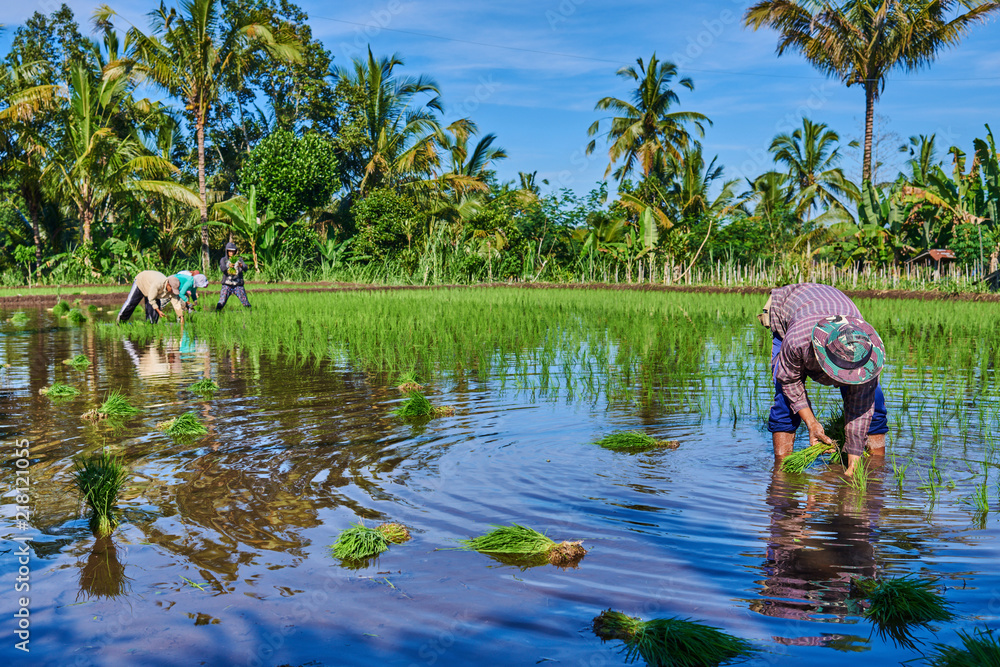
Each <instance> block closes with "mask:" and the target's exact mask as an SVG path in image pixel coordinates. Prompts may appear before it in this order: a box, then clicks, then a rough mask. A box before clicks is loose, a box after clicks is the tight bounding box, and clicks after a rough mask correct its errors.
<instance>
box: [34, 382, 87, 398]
mask: <svg viewBox="0 0 1000 667" xmlns="http://www.w3.org/2000/svg"><path fill="white" fill-rule="evenodd" d="M38 393H39V394H41V395H42V396H48V397H49V398H72V397H74V396H76V395H77V394H79V393H80V390H79V389H77V388H76V387H71V386H70V385H68V384H63V383H62V382H53V383H52V385H51V386H49V387H42V388H41V389H39V390H38Z"/></svg>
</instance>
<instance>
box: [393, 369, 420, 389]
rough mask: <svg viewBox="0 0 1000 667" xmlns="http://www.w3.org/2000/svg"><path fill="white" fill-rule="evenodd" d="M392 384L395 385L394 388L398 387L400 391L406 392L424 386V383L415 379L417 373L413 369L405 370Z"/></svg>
mask: <svg viewBox="0 0 1000 667" xmlns="http://www.w3.org/2000/svg"><path fill="white" fill-rule="evenodd" d="M394 384H395V385H396V389H399V390H400V391H403V392H406V393H410V392H411V391H420V390H421V389H423V388H424V385H422V384H420V382H419V380H418V379H417V374H416V372H415V371H407V372H405V373H403V374H402V375H400V376H399V377H398V378H396V381H395V383H394Z"/></svg>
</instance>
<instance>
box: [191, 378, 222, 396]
mask: <svg viewBox="0 0 1000 667" xmlns="http://www.w3.org/2000/svg"><path fill="white" fill-rule="evenodd" d="M188 389H189V390H190V391H191V392H192V393H195V394H200V395H202V396H207V397H209V398H211V396H212V394H214V393H215V392H217V391H219V385H217V384H215V382H214V381H213V380H212V378H209V377H203V378H202V379H200V380H198V381H197V382H195V383H194V384H192V385H191V386H190V387H188Z"/></svg>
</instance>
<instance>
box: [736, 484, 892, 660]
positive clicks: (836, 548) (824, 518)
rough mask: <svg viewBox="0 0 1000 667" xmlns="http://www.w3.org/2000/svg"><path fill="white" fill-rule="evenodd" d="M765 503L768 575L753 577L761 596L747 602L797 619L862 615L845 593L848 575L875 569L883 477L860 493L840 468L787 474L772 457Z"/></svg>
mask: <svg viewBox="0 0 1000 667" xmlns="http://www.w3.org/2000/svg"><path fill="white" fill-rule="evenodd" d="M767 504H768V505H770V507H771V528H770V533H769V536H768V543H767V555H766V558H765V560H764V562H763V564H762V568H761V569H762V571H763V573H764V575H765V579H764V580H763V581H759V582H758V584H759V585H760V586H761V596H762V598H763V599H760V600H755V601H753V602H751V604H750V607H751V609H753V610H754V611H756V612H758V613H760V614H764V615H765V616H774V617H778V618H786V619H796V620H813V621H816V620H830V621H833V622H844V619H845V618H847V617H849V616H859V615H860V611H861V610H860V608H859V607H858V606H857V603H856V601H855V600H854V599H852V598H851V597H850V594H851V580H852V579H853V578H855V577H862V576H864V577H871V576H873V575H874V573H875V546H874V544H873V541H874V534H875V532H876V530H877V526H878V519H879V515H880V513H881V509H882V489H881V481H880V480H878V479H877V478H876V477H875V476H871V477H870V479H869V482H868V490H867V493H866V494H865V495H863V496H860V497H859V495H858V493H857V492H856V491H855V490H854V489H852V488H851V487H850V486H849V485H848V484H847V483H846V482H845V481H844V480H843V479H842V478H841V477H840V476H836V477H835V478H822V477H803V476H801V475H790V474H788V473H785V472H783V471H782V470H781V466H780V464H776V465H775V467H774V470H773V472H772V473H771V483H770V485H769V486H768V490H767ZM775 640H776V641H778V642H780V643H783V644H794V645H817V646H827V647H831V648H840V649H847V650H850V648H849V647H851V644H852V642H851V641H849V638H847V637H843V636H837V635H825V634H824V635H822V636H819V637H794V638H778V637H776V638H775ZM845 640H848V641H847V642H846V643H845ZM853 648H854V649H855V650H857V648H858V647H856V646H854V647H853Z"/></svg>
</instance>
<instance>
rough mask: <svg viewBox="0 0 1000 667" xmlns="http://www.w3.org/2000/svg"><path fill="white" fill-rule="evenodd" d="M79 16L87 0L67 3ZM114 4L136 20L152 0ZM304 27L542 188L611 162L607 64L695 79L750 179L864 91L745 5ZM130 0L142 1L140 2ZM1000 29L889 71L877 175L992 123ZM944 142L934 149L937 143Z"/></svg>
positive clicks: (740, 173)
mask: <svg viewBox="0 0 1000 667" xmlns="http://www.w3.org/2000/svg"><path fill="white" fill-rule="evenodd" d="M67 4H68V5H69V6H70V7H71V8H72V9H73V10H74V12H75V13H76V16H77V20H79V21H80V22H81V23H85V24H87V26H88V27H89V17H90V15H91V13H92V12H93V9H94V7H95V6H96V4H97V3H94V2H90V1H81V0H69V1H68V2H67ZM109 4H111V6H112V7H114V8H115V9H117V10H118V11H119V12H120V13H121V14H123V15H124V16H125V17H127V18H129V19H130V20H132V21H134V22H136V23H137V24H138V25H140V26H143V27H145V25H146V21H145V17H144V16H143V14H144V12H145V11H147V9H148V8H151V7H152V6H153V4H152V2H149V3H148V4H147V3H145V2H143V3H141V4H140V3H136V2H135V1H134V0H133V2H131V3H128V4H126V3H118V2H115V0H109ZM299 4H300V6H302V8H303V9H305V11H306V12H307V13H308V14H309V16H310V19H311V20H310V23H311V25H312V28H313V33H314V35H315V36H316V37H318V38H319V39H321V40H322V41H323V42H324V43H325V44H326V47H327V48H328V49H330V51H331V52H332V53H333V54H334V56H335V60H334V62H335V64H339V65H342V66H345V65H348V64H349V63H350V60H351V58H353V57H360V56H361V55H362V54H363V53H364V50H365V48H366V46H367V45H368V44H371V47H372V50H373V51H374V53H375V54H376V55H387V54H390V53H398V54H399V55H400V56H402V58H403V59H404V61H405V67H404V68H403V70H402V71H403V72H405V73H409V74H414V75H416V74H427V75H430V76H432V77H433V78H435V79H436V80H437V82H438V84H439V85H440V88H441V91H442V94H443V95H442V96H443V100H444V103H445V111H446V119H447V120H452V119H454V118H458V117H463V116H468V117H471V118H472V119H473V120H475V121H476V122H477V123H478V125H479V127H480V130H481V131H482V132H484V133H485V132H493V133H495V134H496V135H497V136H498V142H497V143H498V144H499V145H501V146H503V147H504V148H505V149H506V150H507V152H508V154H509V156H510V157H509V159H507V160H505V161H504V162H502V163H500V165H498V171H499V174H500V176H501V178H503V179H516V177H517V172H518V171H528V172H531V171H537V172H538V177H539V179H541V178H546V179H548V180H549V181H550V184H551V185H550V187H551V188H558V187H569V188H572V189H574V190H576V191H577V192H579V193H581V194H582V193H585V192H586V191H587V190H589V189H590V188H591V187H594V185H595V184H596V183H597V182H598V181H600V180H601V179H602V178H603V176H604V171H605V168H606V167H607V153H606V149H604V148H603V146H602V145H601V144H599V149H598V150H597V151H596V152H595V153H594V154H593V155H591V156H586V155H585V154H584V147H585V145H586V143H587V141H588V137H587V128H588V127H589V126H590V124H591V123H592V122H593V121H594V120H595V119H598V118H601V117H603V115H604V114H602V113H600V112H595V111H594V104H595V103H596V102H597V100H598V99H600V98H601V97H604V96H606V95H614V96H617V97H625V96H627V95H628V92H629V89H628V86H627V84H626V82H625V81H624V80H623V79H620V78H619V77H616V76H615V71H616V70H617V69H618V68H619V67H621V66H624V65H629V64H632V63H634V62H635V59H636V58H638V57H642V58H643V59H644V60H648V58H649V56H650V55H651V54H652V53H653V52H654V51H655V52H656V54H657V56H658V57H659V58H660V59H666V60H672V61H674V62H675V63H676V64H677V65H678V66H679V69H680V72H681V74H682V75H684V76H690V77H691V78H692V79H693V80H694V83H695V90H694V91H693V92H689V91H686V90H682V91H681V92H680V97H681V105H680V107H679V108H681V109H687V110H693V111H699V112H701V113H704V114H706V115H707V116H708V117H709V118H711V119H712V121H713V122H714V125H713V126H712V127H709V128H707V131H706V135H705V137H704V139H703V145H704V147H705V154H706V156H709V157H710V156H712V155H718V156H719V161H720V162H721V163H722V164H723V165H725V168H726V169H725V175H726V177H727V178H740V177H745V176H749V177H752V176H755V175H757V174H759V173H761V172H763V171H766V170H767V169H769V168H770V166H771V161H770V157H769V155H768V154H767V146H768V145H769V143H770V141H771V139H772V138H773V137H774V135H775V134H777V133H779V132H783V131H790V130H791V129H793V128H794V127H795V126H797V125H799V124H800V123H801V118H802V116H803V115H807V116H809V117H810V118H811V119H812V120H814V121H817V122H823V123H826V124H828V125H829V126H830V127H831V128H832V129H834V130H836V131H837V132H838V133H839V134H840V136H841V138H842V139H843V140H844V143H845V144H846V143H847V141H848V140H850V139H860V138H861V136H862V130H863V120H864V96H863V93H862V91H861V90H860V89H859V88H857V87H854V88H850V89H848V88H845V87H844V86H842V85H841V84H840V83H838V82H837V81H833V80H830V79H826V78H824V77H823V76H821V75H819V74H818V73H817V72H816V71H815V70H813V69H812V68H811V67H810V66H809V65H808V64H806V63H805V61H804V60H803V59H802V58H801V57H800V56H797V55H794V54H786V55H785V56H783V57H781V58H778V57H777V56H776V54H775V44H776V35H775V33H773V32H770V31H759V32H753V31H750V30H747V29H744V28H743V27H742V25H743V22H742V15H743V12H744V10H745V8H746V7H747V6H748V3H747V2H744V1H739V2H734V1H731V0H718V1H715V2H677V1H676V0H675V1H674V2H669V1H668V2H664V1H663V0H658V1H655V2H654V1H644V0H626V1H619V2H615V3H613V4H612V3H608V2H597V1H596V0H533V1H527V0H506V1H504V2H494V1H486V2H469V1H468V0H461V1H459V0H435V1H433V2H426V1H424V2H407V1H405V0H376V1H375V2H356V1H353V0H342V1H341V2H337V3H332V2H320V1H316V0H303V1H301V2H299ZM56 6H57V5H56V3H55V2H53V1H52V0H42V1H41V2H36V3H13V2H5V3H3V6H2V7H0V23H2V24H5V25H6V27H7V31H6V33H5V34H4V35H3V36H2V37H0V46H2V47H4V49H5V48H6V46H7V45H8V44H9V41H10V36H11V32H12V29H13V28H14V27H15V26H16V25H18V24H19V23H22V22H23V21H24V20H25V19H26V18H27V17H28V16H29V15H30V14H31V13H32V12H34V11H52V10H54V9H55V8H56ZM136 7H139V9H136ZM998 28H1000V26H998V24H997V22H996V21H995V20H993V21H991V22H989V23H986V24H983V25H980V26H978V27H976V28H975V29H974V30H973V33H972V34H971V36H970V37H969V38H967V39H966V40H965V41H964V42H962V44H961V45H960V46H959V47H958V48H957V49H953V50H951V51H946V52H944V53H942V54H941V56H940V57H939V59H938V61H937V62H936V63H935V64H934V65H933V66H932V67H931V68H929V69H925V70H923V71H921V72H918V73H915V74H895V75H893V76H892V77H891V78H890V79H889V81H888V83H887V85H886V89H885V92H884V93H883V95H882V99H881V101H880V102H879V104H878V106H877V107H876V112H877V114H879V119H878V122H877V128H876V131H877V134H880V135H882V136H883V137H885V139H884V140H883V141H882V142H881V148H880V155H879V156H878V157H879V158H880V159H882V160H883V161H884V162H885V163H886V165H887V166H886V167H885V171H886V172H891V174H890V173H887V174H885V175H886V176H891V175H894V174H895V173H896V171H897V170H898V168H899V166H900V164H901V162H902V161H903V160H904V159H905V156H903V155H901V154H900V153H898V151H897V148H898V146H899V145H901V144H902V143H905V142H906V140H907V138H908V137H909V136H911V135H914V134H918V133H922V134H930V133H936V134H937V136H938V140H939V143H940V144H941V146H942V149H946V148H947V147H948V146H951V145H958V146H960V147H961V148H963V149H964V150H966V151H967V152H971V150H972V140H973V139H974V138H975V137H977V136H980V137H981V136H984V134H985V128H984V127H983V126H984V124H985V123H990V124H991V126H996V127H997V128H998V130H1000V122H998V121H1000V117H998V116H1000V114H998V109H1000V48H998V44H1000V40H998V37H1000V29H998ZM942 153H943V150H942ZM842 166H843V167H844V168H845V170H846V171H847V173H848V174H849V175H851V176H853V177H857V175H858V174H859V173H860V151H854V150H851V149H847V148H845V149H844V160H843V163H842Z"/></svg>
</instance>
